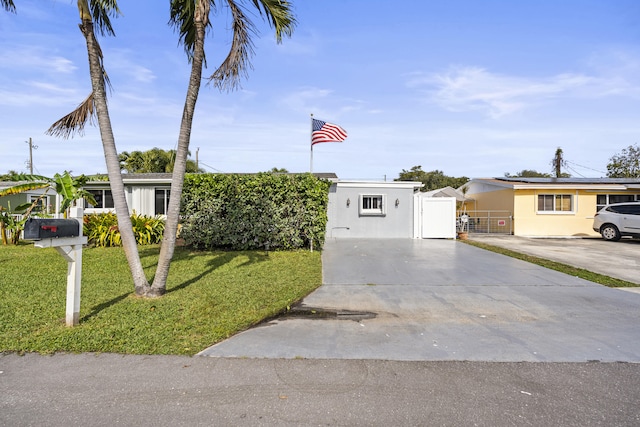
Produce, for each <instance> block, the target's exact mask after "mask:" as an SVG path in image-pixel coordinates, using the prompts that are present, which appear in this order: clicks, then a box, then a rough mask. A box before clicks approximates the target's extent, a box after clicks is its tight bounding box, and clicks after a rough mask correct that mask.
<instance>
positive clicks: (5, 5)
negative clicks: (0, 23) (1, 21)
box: [0, 0, 16, 13]
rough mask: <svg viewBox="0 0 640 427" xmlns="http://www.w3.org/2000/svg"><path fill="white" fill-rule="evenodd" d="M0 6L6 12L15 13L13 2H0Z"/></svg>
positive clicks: (8, 0)
mask: <svg viewBox="0 0 640 427" xmlns="http://www.w3.org/2000/svg"><path fill="white" fill-rule="evenodd" d="M0 6H2V8H3V9H4V10H6V11H7V12H13V13H16V5H15V4H13V0H0Z"/></svg>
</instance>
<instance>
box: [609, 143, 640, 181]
mask: <svg viewBox="0 0 640 427" xmlns="http://www.w3.org/2000/svg"><path fill="white" fill-rule="evenodd" d="M607 176H608V177H609V178H640V147H638V144H635V145H630V146H628V147H627V148H624V149H623V150H622V151H621V152H620V153H618V154H615V155H614V156H612V157H611V158H610V159H609V163H608V164H607Z"/></svg>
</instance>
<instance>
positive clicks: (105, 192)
mask: <svg viewBox="0 0 640 427" xmlns="http://www.w3.org/2000/svg"><path fill="white" fill-rule="evenodd" d="M87 192H88V193H91V194H92V195H93V198H94V199H96V202H99V205H92V204H90V203H89V201H88V200H86V199H85V201H84V202H85V204H86V206H87V209H115V204H114V202H113V194H112V193H111V189H110V188H92V189H90V190H87ZM98 193H100V194H98ZM96 196H98V197H96ZM107 201H111V203H106V202H107ZM107 205H111V206H107Z"/></svg>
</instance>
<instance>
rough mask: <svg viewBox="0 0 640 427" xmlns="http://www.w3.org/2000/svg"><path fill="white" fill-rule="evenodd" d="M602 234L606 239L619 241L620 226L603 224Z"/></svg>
mask: <svg viewBox="0 0 640 427" xmlns="http://www.w3.org/2000/svg"><path fill="white" fill-rule="evenodd" d="M600 234H602V238H603V239H604V240H609V241H611V242H617V241H618V240H620V231H618V227H616V226H615V225H612V224H607V225H604V226H602V228H601V229H600Z"/></svg>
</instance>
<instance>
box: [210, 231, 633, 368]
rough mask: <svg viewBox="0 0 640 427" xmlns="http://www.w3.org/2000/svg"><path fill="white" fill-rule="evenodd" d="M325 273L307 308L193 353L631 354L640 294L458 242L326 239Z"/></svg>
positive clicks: (477, 357)
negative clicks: (306, 313) (299, 314)
mask: <svg viewBox="0 0 640 427" xmlns="http://www.w3.org/2000/svg"><path fill="white" fill-rule="evenodd" d="M323 273H324V283H325V284H324V285H323V286H322V287H320V288H319V289H318V290H317V291H315V292H313V293H312V294H311V295H309V296H308V297H307V298H305V299H304V301H303V304H302V307H303V308H307V309H308V311H309V312H310V313H311V315H309V316H307V317H304V318H285V319H279V320H273V321H271V322H269V323H267V324H264V325H262V326H260V327H256V328H253V329H251V330H248V331H245V332H243V333H241V334H238V335H236V336H234V337H232V338H230V339H228V340H226V341H224V342H222V343H219V344H217V345H214V346H213V347H210V348H208V349H206V350H204V351H203V352H202V353H200V354H201V355H203V356H215V357H250V358H307V359H313V358H319V359H383V360H421V361H425V360H428V361H434V360H466V361H500V362H519V361H554V362H585V361H627V362H640V329H638V327H637V325H639V324H640V295H638V294H631V293H628V292H624V291H620V290H617V289H610V288H606V287H604V286H601V285H597V284H594V283H592V282H588V281H585V280H581V279H578V278H575V277H571V276H568V275H565V274H562V273H559V272H555V271H552V270H548V269H545V268H542V267H538V266H535V265H532V264H530V263H526V262H524V261H519V260H516V259H513V258H509V257H506V256H503V255H499V254H495V253H492V252H488V251H484V250H481V249H478V248H475V247H471V246H469V245H465V244H463V243H460V242H456V241H452V240H411V239H398V240H396V239H389V240H367V239H342V240H331V241H328V242H327V243H326V246H325V250H324V252H323ZM314 312H315V313H316V314H317V316H313V313H314ZM327 313H329V314H330V313H336V314H337V315H338V317H327ZM320 314H324V316H320Z"/></svg>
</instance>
